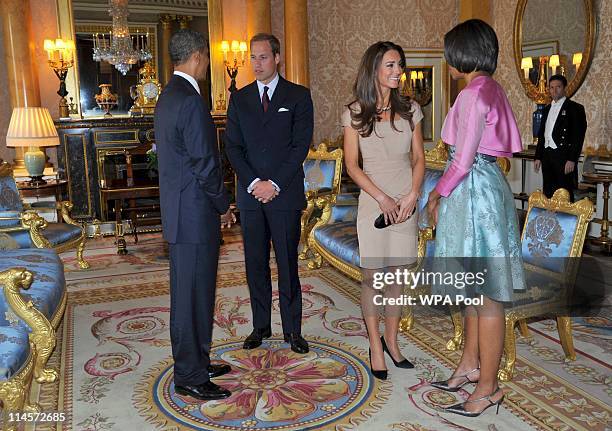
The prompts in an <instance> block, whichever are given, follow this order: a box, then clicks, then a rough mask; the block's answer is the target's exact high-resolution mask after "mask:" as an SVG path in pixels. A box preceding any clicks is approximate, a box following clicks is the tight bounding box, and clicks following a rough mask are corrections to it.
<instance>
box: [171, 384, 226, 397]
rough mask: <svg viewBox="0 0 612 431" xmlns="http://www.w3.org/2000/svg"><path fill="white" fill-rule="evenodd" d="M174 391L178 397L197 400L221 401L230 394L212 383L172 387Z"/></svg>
mask: <svg viewBox="0 0 612 431" xmlns="http://www.w3.org/2000/svg"><path fill="white" fill-rule="evenodd" d="M174 391H175V392H176V393H177V394H179V395H185V396H188V397H191V398H196V399H198V400H204V401H207V400H222V399H224V398H229V396H230V395H232V393H231V392H230V391H228V390H227V389H223V388H222V387H221V386H218V385H215V384H214V383H213V382H206V383H202V384H201V385H196V386H177V385H174Z"/></svg>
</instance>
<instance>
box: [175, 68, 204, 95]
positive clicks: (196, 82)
mask: <svg viewBox="0 0 612 431" xmlns="http://www.w3.org/2000/svg"><path fill="white" fill-rule="evenodd" d="M174 74H175V75H178V76H180V77H181V78H185V79H186V80H187V81H189V83H190V84H191V85H193V88H195V90H196V91H197V92H198V94H202V93H200V86H199V85H198V81H196V80H195V78H194V77H193V76H191V75H188V74H187V73H184V72H179V71H178V70H175V71H174Z"/></svg>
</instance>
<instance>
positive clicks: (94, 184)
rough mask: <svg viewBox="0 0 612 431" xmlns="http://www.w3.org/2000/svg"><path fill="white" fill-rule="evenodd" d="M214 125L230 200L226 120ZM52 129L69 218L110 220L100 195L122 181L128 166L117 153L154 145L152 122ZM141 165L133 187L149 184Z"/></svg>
mask: <svg viewBox="0 0 612 431" xmlns="http://www.w3.org/2000/svg"><path fill="white" fill-rule="evenodd" d="M214 122H215V127H216V128H217V144H218V146H219V150H220V153H221V160H222V165H223V169H224V176H225V178H224V179H225V183H226V186H227V187H228V191H230V193H232V195H233V192H234V173H233V171H232V169H231V166H230V165H229V162H228V161H227V157H226V156H225V151H224V148H223V133H224V131H225V116H221V115H219V116H214ZM55 125H56V127H57V131H58V134H59V138H60V146H59V147H58V163H59V166H58V173H59V176H60V178H61V179H65V180H66V181H67V189H68V196H69V199H70V200H71V201H72V203H73V204H74V208H73V210H72V213H73V215H74V217H75V218H77V219H79V220H83V221H93V220H94V219H97V220H103V221H104V220H108V219H110V220H114V219H115V217H114V216H113V217H110V216H109V208H108V207H107V205H106V199H104V198H103V197H102V193H101V191H102V189H108V188H109V187H111V188H112V186H113V184H122V183H124V181H127V177H128V176H127V165H126V163H125V157H122V154H126V153H141V154H143V153H144V151H146V149H147V148H150V147H151V145H152V144H153V143H155V131H154V127H153V118H152V117H144V118H108V119H91V120H87V119H86V120H71V121H57V122H56V123H55ZM145 163H146V161H145V159H144V158H141V159H140V160H135V161H132V166H131V168H132V169H133V172H132V174H133V176H134V183H139V182H141V181H140V179H142V181H145V182H147V183H150V182H151V181H152V180H153V181H154V179H153V178H151V176H150V175H149V172H148V169H147V168H146V166H145ZM141 177H142V178H141ZM125 184H126V186H127V187H131V186H137V185H138V184H133V185H130V184H127V183H125Z"/></svg>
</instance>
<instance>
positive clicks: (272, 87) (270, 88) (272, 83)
mask: <svg viewBox="0 0 612 431" xmlns="http://www.w3.org/2000/svg"><path fill="white" fill-rule="evenodd" d="M277 85H278V73H277V74H276V76H275V77H274V79H273V80H272V81H270V82H269V83H268V84H264V83H263V82H261V81H257V89H258V90H259V100H263V92H264V87H268V99H270V100H272V95H273V94H274V90H276V86H277Z"/></svg>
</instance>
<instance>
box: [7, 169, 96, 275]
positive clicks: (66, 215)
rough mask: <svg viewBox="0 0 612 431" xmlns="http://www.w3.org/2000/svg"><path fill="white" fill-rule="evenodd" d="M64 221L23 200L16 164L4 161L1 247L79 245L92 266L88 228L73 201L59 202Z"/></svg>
mask: <svg viewBox="0 0 612 431" xmlns="http://www.w3.org/2000/svg"><path fill="white" fill-rule="evenodd" d="M56 205H57V209H58V210H59V211H60V212H61V215H62V218H63V221H64V223H54V222H47V221H46V220H45V219H44V218H42V217H41V216H39V215H38V214H37V213H36V212H35V211H34V210H32V209H31V208H29V206H28V205H27V204H24V203H23V202H22V201H21V198H20V196H19V191H18V189H17V184H16V182H15V179H14V178H13V173H12V168H11V166H10V165H9V164H8V163H6V162H0V249H13V248H32V247H34V248H53V249H54V250H55V251H56V252H58V253H61V252H64V251H66V250H70V249H72V248H76V257H77V261H78V263H79V266H80V267H81V268H82V269H87V268H89V263H87V261H85V259H84V258H83V250H84V248H85V240H86V236H85V230H84V228H83V226H81V225H80V224H79V223H78V222H76V221H75V220H73V219H72V217H71V216H70V210H71V209H72V203H70V202H68V201H62V202H57V203H56Z"/></svg>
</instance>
